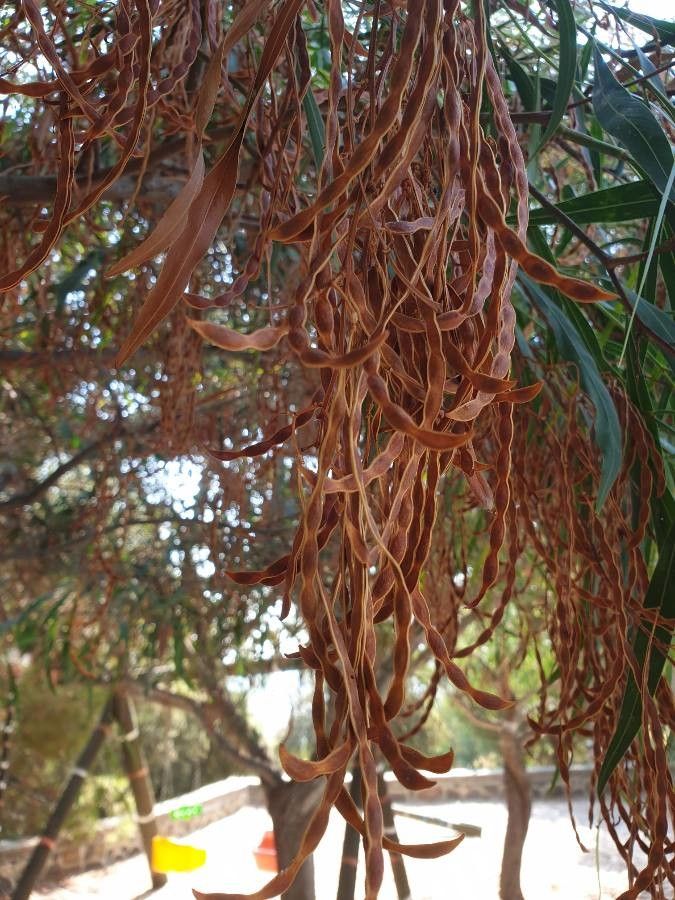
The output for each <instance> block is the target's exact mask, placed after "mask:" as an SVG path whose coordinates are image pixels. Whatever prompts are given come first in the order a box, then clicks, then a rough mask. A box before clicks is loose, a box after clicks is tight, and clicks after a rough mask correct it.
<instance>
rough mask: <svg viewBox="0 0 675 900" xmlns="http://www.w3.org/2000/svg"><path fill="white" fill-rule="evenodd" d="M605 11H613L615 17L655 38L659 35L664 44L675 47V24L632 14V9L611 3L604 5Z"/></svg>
mask: <svg viewBox="0 0 675 900" xmlns="http://www.w3.org/2000/svg"><path fill="white" fill-rule="evenodd" d="M602 6H604V7H605V9H609V10H611V11H612V12H613V13H614V15H615V16H618V17H619V18H620V19H623V20H624V22H630V24H631V25H634V26H635V27H636V28H639V29H640V31H644V32H645V34H648V35H650V36H651V37H654V35H658V38H659V41H660V42H661V43H662V44H670V45H671V47H675V22H668V21H666V20H665V19H654V18H652V16H645V15H644V14H642V13H636V12H631V10H630V9H627V8H625V7H624V8H621V7H618V6H612V5H611V4H609V3H603V4H602Z"/></svg>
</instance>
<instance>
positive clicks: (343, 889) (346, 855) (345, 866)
mask: <svg viewBox="0 0 675 900" xmlns="http://www.w3.org/2000/svg"><path fill="white" fill-rule="evenodd" d="M361 782H362V779H361V768H360V767H359V766H358V765H357V766H354V768H353V769H352V783H351V785H350V786H349V794H350V796H351V798H352V800H353V801H354V803H355V804H356V805H357V807H358V808H359V809H361ZM360 845H361V835H360V834H359V833H358V831H357V830H356V829H355V828H352V826H351V825H350V824H349V822H345V839H344V841H343V844H342V863H341V865H340V879H339V881H338V889H337V900H354V894H355V891H356V866H357V864H358V861H359V847H360Z"/></svg>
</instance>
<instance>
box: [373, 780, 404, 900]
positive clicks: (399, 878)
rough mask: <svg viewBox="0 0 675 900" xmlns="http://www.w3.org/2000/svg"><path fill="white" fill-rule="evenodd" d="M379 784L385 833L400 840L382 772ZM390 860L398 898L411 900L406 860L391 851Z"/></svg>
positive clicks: (399, 899)
mask: <svg viewBox="0 0 675 900" xmlns="http://www.w3.org/2000/svg"><path fill="white" fill-rule="evenodd" d="M377 786H378V790H379V793H380V799H381V801H382V816H383V819H384V833H385V834H386V836H387V837H388V838H390V839H391V840H392V841H397V842H398V832H397V831H396V822H395V821H394V811H393V810H392V808H391V798H390V796H389V792H388V791H387V782H386V781H385V780H384V775H383V773H382V772H379V773H378V776H377ZM389 862H390V863H391V871H392V873H393V875H394V883H395V884H396V896H397V897H398V900H410V897H411V894H410V884H409V883H408V873H407V872H406V870H405V861H404V859H403V857H402V856H401V854H400V853H394V852H393V851H392V850H390V851H389Z"/></svg>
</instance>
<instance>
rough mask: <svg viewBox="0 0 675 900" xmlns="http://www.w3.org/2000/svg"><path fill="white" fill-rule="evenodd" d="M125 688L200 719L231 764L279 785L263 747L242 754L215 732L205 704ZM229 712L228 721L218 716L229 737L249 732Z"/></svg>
mask: <svg viewBox="0 0 675 900" xmlns="http://www.w3.org/2000/svg"><path fill="white" fill-rule="evenodd" d="M124 687H125V688H126V689H127V690H128V691H130V692H131V693H133V694H135V695H136V696H137V697H140V698H143V699H145V700H149V701H150V702H152V703H157V704H159V705H160V706H166V707H170V708H172V709H181V710H183V712H187V713H189V714H190V715H191V716H194V718H196V719H198V720H199V722H200V723H201V724H202V725H203V727H204V728H205V730H206V731H207V732H208V734H209V735H210V736H211V737H212V738H213V740H214V742H215V744H216V745H217V747H218V748H219V749H220V751H221V752H222V753H223V755H224V756H225V757H227V758H228V759H229V760H230V761H231V762H232V763H234V764H235V765H236V766H241V768H243V769H245V770H246V769H248V770H249V771H251V772H255V774H256V775H258V776H259V778H260V780H261V781H262V782H263V783H264V784H266V785H269V786H270V787H272V786H275V785H277V784H278V783H279V781H280V775H279V773H278V772H276V771H275V769H274V768H273V767H272V765H271V764H270V762H269V761H268V760H266V758H265V754H264V751H263V750H262V748H260V747H258V748H257V750H258V753H257V754H256V755H254V756H253V755H249V754H248V753H245V752H242V750H241V748H240V747H237V746H236V745H235V744H234V743H232V742H231V741H230V740H229V739H228V738H226V737H225V736H224V735H223V734H222V732H221V731H220V729H217V728H216V727H215V724H214V722H213V718H212V716H211V715H210V712H209V708H208V705H207V704H204V703H200V702H199V701H197V700H193V699H192V698H190V697H185V696H184V695H182V694H175V693H173V692H172V691H167V690H165V689H164V688H157V687H152V688H149V687H145V686H144V685H142V684H139V683H138V682H136V681H125V682H124ZM232 710H233V712H232V714H231V718H228V719H227V720H226V719H225V716H224V715H221V718H223V720H224V721H227V724H228V725H230V726H231V732H232V734H234V735H236V736H237V737H241V735H242V734H243V732H245V731H247V730H248V729H247V728H246V723H245V722H243V720H242V719H241V717H240V716H239V715H238V713H236V711H234V707H232ZM218 711H219V713H222V712H223V711H222V710H221V709H220V704H219V710H218Z"/></svg>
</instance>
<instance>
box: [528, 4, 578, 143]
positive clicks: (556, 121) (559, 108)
mask: <svg viewBox="0 0 675 900" xmlns="http://www.w3.org/2000/svg"><path fill="white" fill-rule="evenodd" d="M553 5H554V6H555V8H556V9H557V11H558V38H559V41H560V43H559V62H560V64H559V67H558V78H557V80H556V83H555V94H554V96H553V105H552V108H551V118H550V119H549V120H548V125H547V126H546V128H545V130H544V133H543V134H542V136H541V141H540V142H539V147H538V148H537V149H538V150H539V149H541V148H542V147H543V146H544V144H546V142H547V141H548V139H549V138H550V137H551V135H552V134H553V133H554V132H555V130H556V128H557V127H558V125H560V123H561V121H562V118H563V116H564V115H565V112H566V111H567V104H568V103H569V102H570V96H571V94H572V90H573V88H574V82H575V79H576V74H577V25H576V22H575V21H574V11H573V9H572V4H571V3H570V0H553Z"/></svg>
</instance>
